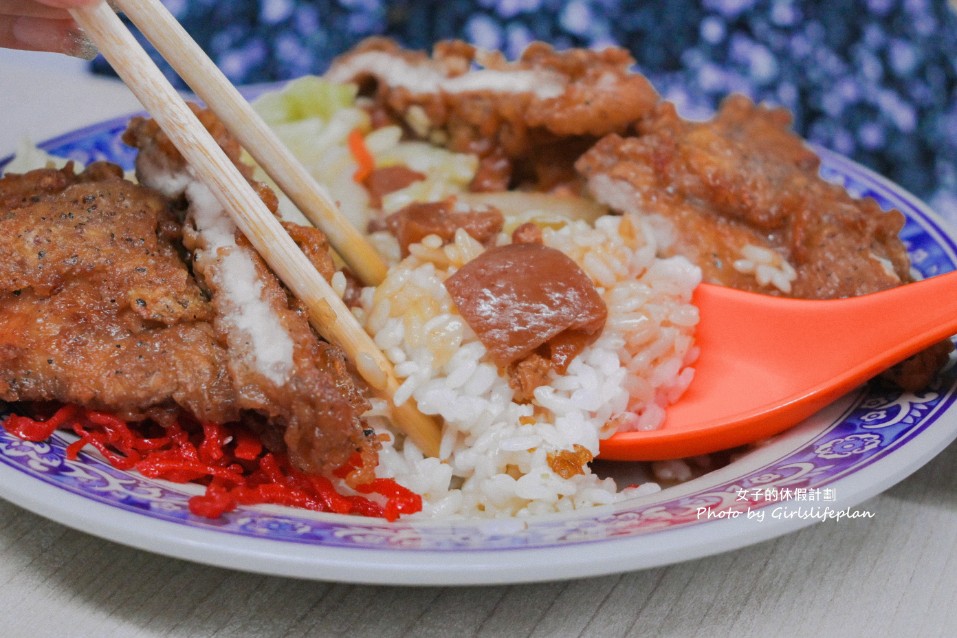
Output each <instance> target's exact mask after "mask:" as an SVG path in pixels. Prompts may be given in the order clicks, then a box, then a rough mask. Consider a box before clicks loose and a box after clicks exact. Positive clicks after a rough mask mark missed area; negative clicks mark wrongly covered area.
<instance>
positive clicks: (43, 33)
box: [0, 17, 96, 60]
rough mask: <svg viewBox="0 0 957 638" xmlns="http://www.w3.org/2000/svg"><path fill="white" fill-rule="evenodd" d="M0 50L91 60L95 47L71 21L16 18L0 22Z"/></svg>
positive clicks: (94, 53)
mask: <svg viewBox="0 0 957 638" xmlns="http://www.w3.org/2000/svg"><path fill="white" fill-rule="evenodd" d="M0 47H5V48H8V49H23V50H25V51H52V52H54V53H65V54H66V55H72V56H74V57H78V58H84V59H86V60H92V59H93V58H94V57H95V56H96V47H95V46H94V45H93V43H92V42H90V40H89V38H87V37H86V35H84V33H83V31H81V30H80V29H79V28H78V27H77V26H76V23H75V22H73V21H72V20H44V19H43V18H31V17H17V18H13V19H12V20H0Z"/></svg>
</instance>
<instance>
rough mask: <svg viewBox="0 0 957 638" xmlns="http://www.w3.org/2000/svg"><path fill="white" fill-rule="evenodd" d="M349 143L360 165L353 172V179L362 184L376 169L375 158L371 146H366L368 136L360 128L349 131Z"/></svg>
mask: <svg viewBox="0 0 957 638" xmlns="http://www.w3.org/2000/svg"><path fill="white" fill-rule="evenodd" d="M348 143H349V151H350V152H351V153H352V157H353V158H354V159H355V160H356V163H357V164H358V165H359V168H357V169H356V172H355V173H353V174H352V179H354V180H355V181H356V182H358V183H360V184H361V183H362V182H364V181H366V179H367V178H368V177H369V175H371V174H372V171H374V170H375V159H374V158H373V157H372V153H370V152H369V148H368V147H367V146H366V138H365V136H364V135H363V134H362V131H361V130H360V129H358V128H354V129H352V131H351V132H350V133H349V138H348Z"/></svg>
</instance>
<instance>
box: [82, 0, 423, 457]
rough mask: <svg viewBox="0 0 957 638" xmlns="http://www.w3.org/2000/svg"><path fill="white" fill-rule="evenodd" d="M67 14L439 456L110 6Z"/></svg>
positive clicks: (365, 345)
mask: <svg viewBox="0 0 957 638" xmlns="http://www.w3.org/2000/svg"><path fill="white" fill-rule="evenodd" d="M71 13H72V14H73V17H74V19H75V20H76V22H77V24H79V25H80V27H82V28H83V30H84V31H85V32H86V33H87V34H88V35H89V36H90V38H91V39H92V40H93V42H94V43H95V44H96V45H97V47H99V50H100V52H101V53H102V54H103V56H104V57H105V58H106V59H107V61H108V62H109V63H110V65H111V66H112V67H113V69H114V70H115V71H116V72H117V74H119V76H120V77H121V78H122V79H123V81H124V82H125V83H126V85H127V86H128V87H129V88H130V89H131V90H132V91H133V93H134V95H136V97H137V98H138V99H139V101H140V102H141V103H142V104H143V106H144V107H146V110H147V111H149V113H150V115H152V116H153V118H154V119H155V120H156V122H157V123H158V124H159V126H160V128H162V129H163V131H164V132H165V133H166V134H167V135H168V136H169V138H170V140H171V141H172V142H173V145H174V146H175V147H176V148H177V150H179V152H180V153H181V154H182V155H183V157H184V158H185V159H186V161H187V163H188V164H189V166H190V168H191V170H192V171H193V173H194V175H195V177H196V178H198V179H199V180H200V181H202V182H203V183H204V184H205V185H206V186H207V188H209V189H210V191H212V193H213V194H214V195H215V196H216V198H217V200H218V201H219V203H220V204H221V205H222V206H223V207H224V208H225V209H226V211H227V212H228V213H229V215H230V216H231V218H232V219H233V221H234V222H235V224H236V225H237V226H238V227H239V229H240V231H242V233H243V234H244V235H245V236H246V238H247V239H248V240H249V241H250V243H252V245H253V247H254V248H255V249H256V250H257V251H258V253H259V254H260V255H261V256H262V257H263V259H264V260H265V261H266V263H267V264H269V267H270V268H271V269H272V270H273V272H275V273H276V275H277V276H278V277H279V279H280V280H282V282H283V283H284V284H285V285H286V286H287V287H288V288H289V289H290V290H291V291H292V292H293V294H295V295H296V297H297V298H299V300H300V301H302V302H303V304H305V306H306V308H307V310H308V313H309V319H310V322H311V323H312V325H313V327H315V329H316V330H317V331H318V332H319V333H320V334H321V335H322V336H323V337H324V338H326V339H327V340H329V341H330V342H332V343H335V344H337V345H339V346H340V347H342V348H343V350H345V352H346V355H347V356H348V357H349V358H350V359H351V360H352V362H353V364H354V365H355V367H356V369H357V371H358V372H359V374H360V375H361V376H362V377H363V379H365V381H366V382H368V383H369V385H370V386H372V387H373V388H375V389H376V390H378V391H379V392H381V393H382V394H384V395H385V396H386V397H387V398H388V399H389V402H390V405H392V418H393V421H394V423H395V425H396V427H398V428H399V429H400V430H401V431H403V432H404V433H405V434H406V435H407V436H408V437H409V438H410V439H411V440H412V441H413V442H415V444H416V445H417V446H418V447H419V449H420V450H422V451H423V453H425V454H427V455H429V456H438V449H439V439H440V436H441V434H440V431H439V427H438V424H437V423H436V422H435V421H434V420H432V419H431V418H429V417H427V416H425V415H423V414H422V413H421V412H419V411H418V408H417V407H416V406H415V403H414V401H413V400H411V399H410V400H408V401H406V402H404V403H403V404H402V405H398V406H396V405H394V401H392V397H393V396H394V395H395V392H396V390H397V389H398V387H399V383H398V380H397V379H396V377H395V372H394V370H393V368H392V363H391V362H390V361H389V360H388V359H387V358H386V357H385V355H384V354H382V352H381V351H380V350H379V348H378V347H377V346H376V345H375V343H374V342H373V340H372V338H371V337H370V336H369V335H368V334H367V333H366V332H365V330H363V328H362V326H361V325H359V322H358V321H357V320H356V319H355V317H354V316H353V314H352V313H351V312H350V311H349V309H348V308H347V307H346V305H345V304H344V303H343V301H342V299H340V298H339V296H338V295H336V293H335V292H334V291H333V290H332V287H331V286H330V285H329V284H328V283H327V282H326V280H325V279H323V277H322V275H320V274H319V272H318V271H317V270H316V269H315V268H314V267H313V265H312V263H311V262H310V261H309V259H308V258H307V257H306V256H305V255H304V254H303V252H302V251H301V250H300V249H299V247H298V246H297V245H296V243H295V242H294V241H293V240H292V238H290V237H289V235H288V234H287V233H286V231H285V230H284V229H283V227H282V225H281V224H280V223H279V221H278V220H277V219H276V217H275V216H274V215H273V214H272V213H270V212H269V210H268V209H267V208H266V206H265V204H263V202H262V200H261V199H260V198H259V196H258V195H256V192H255V191H254V190H253V188H252V187H251V186H250V185H249V183H248V182H247V181H246V179H245V178H244V177H243V176H242V175H241V174H240V172H239V170H238V169H237V168H236V167H235V166H234V165H233V163H232V162H231V161H230V160H229V158H228V157H226V154H225V153H224V152H223V150H222V149H221V148H220V147H219V145H218V144H217V143H216V141H215V140H213V138H212V136H211V135H210V134H209V133H208V132H207V131H206V129H205V128H204V127H203V125H202V124H201V123H200V122H199V120H198V119H197V118H196V116H195V115H194V114H193V112H192V111H191V110H190V109H189V107H188V106H187V105H186V103H185V102H184V101H183V99H182V97H181V96H180V95H179V93H177V92H176V89H174V88H173V86H172V85H171V84H170V83H169V82H168V81H167V80H166V78H165V77H164V76H163V74H162V72H161V71H160V70H159V69H158V68H157V67H156V66H155V65H154V64H153V62H152V60H150V58H149V56H148V55H147V54H146V51H144V50H143V48H142V47H141V46H140V45H139V43H138V42H137V41H136V40H135V39H134V38H133V36H132V34H131V33H130V32H129V31H128V30H127V29H126V27H124V26H123V23H122V22H121V21H120V19H119V18H118V17H117V15H116V14H115V13H113V10H112V9H111V8H110V7H109V6H108V5H107V4H106V3H105V2H100V3H98V4H96V5H94V6H92V7H85V8H80V9H72V10H71Z"/></svg>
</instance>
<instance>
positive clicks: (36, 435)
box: [3, 406, 422, 521]
mask: <svg viewBox="0 0 957 638" xmlns="http://www.w3.org/2000/svg"><path fill="white" fill-rule="evenodd" d="M3 427H4V428H5V429H6V430H7V431H8V432H10V433H11V434H13V435H14V436H17V437H20V438H23V439H27V440H30V441H42V440H45V439H47V438H49V437H50V436H51V435H52V434H53V432H54V431H55V430H57V429H70V430H72V431H73V432H74V433H75V434H76V435H77V437H79V438H78V439H77V440H76V441H75V442H73V443H71V444H70V445H69V446H67V449H66V452H65V454H66V457H67V458H68V459H70V460H75V459H76V458H77V456H78V455H79V453H80V451H81V450H82V449H83V448H84V447H86V446H88V445H89V446H91V447H93V448H95V449H96V450H97V451H98V452H99V453H100V454H101V455H102V456H103V457H104V458H105V459H106V460H107V461H109V463H110V464H111V465H113V466H114V467H116V468H118V469H123V470H130V469H135V470H136V471H138V472H139V473H140V474H142V475H143V476H146V477H150V478H160V479H165V480H168V481H172V482H176V483H199V484H202V485H204V486H205V487H206V491H205V493H204V494H202V495H199V496H193V497H191V498H190V499H189V509H190V511H191V512H192V513H193V514H195V515H197V516H204V517H207V518H218V517H220V516H222V515H224V514H226V513H228V512H231V511H233V510H234V509H236V507H237V506H239V505H253V504H257V503H273V504H277V505H287V506H291V507H299V508H303V509H309V510H315V511H320V512H334V513H338V514H356V515H360V516H373V517H382V518H386V519H387V520H390V521H394V520H396V519H397V518H399V516H401V515H403V514H411V513H414V512H418V511H421V510H422V497H421V496H419V495H418V494H416V493H414V492H412V491H410V490H408V489H406V488H405V487H402V486H401V485H399V484H398V483H396V482H395V481H393V480H392V479H373V480H372V481H371V482H369V483H366V484H363V485H357V486H355V492H357V493H356V494H343V493H341V492H340V491H339V490H338V489H337V488H336V486H335V485H334V484H333V482H332V481H331V480H329V479H328V478H326V477H324V476H318V475H313V474H306V473H305V472H302V471H300V470H297V469H296V468H295V467H293V466H292V464H291V463H290V462H289V459H288V458H287V457H286V456H285V455H284V454H277V453H275V452H268V451H266V450H265V449H264V448H263V445H262V443H261V442H260V440H259V438H258V437H257V436H256V434H255V433H254V432H252V431H250V430H249V429H248V428H246V427H244V426H242V425H240V424H228V425H221V424H216V423H197V422H195V421H193V420H192V419H188V418H183V419H181V420H179V421H176V422H174V423H172V424H171V425H169V426H166V427H163V428H160V427H159V426H156V425H155V424H150V423H142V424H129V423H126V422H125V421H123V420H122V419H120V418H118V417H116V416H115V415H112V414H108V413H105V412H98V411H94V410H87V409H83V408H79V407H77V406H63V407H62V408H60V409H59V410H57V411H56V412H55V413H54V414H53V415H52V416H51V417H49V418H48V419H46V420H39V419H32V418H30V417H27V416H20V415H14V414H11V415H10V416H8V417H7V418H6V419H5V420H4V422H3ZM151 434H153V435H154V436H150V435H151ZM361 463H362V458H361V456H360V455H359V454H355V455H353V457H352V458H350V459H349V461H348V462H347V463H345V464H343V465H342V467H340V468H338V469H337V470H336V471H335V472H334V473H333V474H334V476H335V477H336V478H338V479H343V478H345V477H346V476H348V475H349V474H350V472H352V471H353V470H355V469H356V468H357V467H358V466H359V465H361ZM365 495H377V498H376V500H372V499H370V498H367V497H366V496H365Z"/></svg>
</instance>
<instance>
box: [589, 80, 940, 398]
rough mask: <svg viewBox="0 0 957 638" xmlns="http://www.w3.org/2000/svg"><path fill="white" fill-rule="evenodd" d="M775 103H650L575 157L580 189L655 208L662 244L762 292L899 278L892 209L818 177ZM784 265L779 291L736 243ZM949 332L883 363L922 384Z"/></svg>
mask: <svg viewBox="0 0 957 638" xmlns="http://www.w3.org/2000/svg"><path fill="white" fill-rule="evenodd" d="M789 126H790V116H789V115H788V114H787V113H786V112H785V111H783V110H781V109H770V108H766V107H763V106H757V105H755V104H753V103H752V102H751V101H750V100H748V99H747V98H745V97H743V96H732V97H730V98H728V99H727V100H726V101H725V102H724V103H723V104H722V106H721V109H720V110H719V112H718V113H717V115H716V116H715V117H714V119H712V120H711V121H708V122H703V123H697V122H689V121H686V120H683V119H681V118H680V117H679V116H678V115H677V113H676V112H675V109H674V107H673V106H672V105H669V104H664V103H662V104H661V105H660V106H659V107H658V108H657V109H656V113H655V115H654V116H653V117H649V118H645V119H644V120H642V121H641V122H640V123H639V125H638V127H637V128H638V135H636V136H630V137H623V136H619V135H609V136H606V137H605V138H603V139H602V140H601V141H599V142H598V144H596V145H595V147H594V148H592V149H591V150H590V151H589V152H588V153H586V154H585V155H584V156H582V158H581V159H580V160H579V161H578V162H577V165H576V166H577V168H578V169H579V170H580V171H581V172H582V173H583V174H584V175H585V176H586V177H587V178H588V184H589V187H590V189H591V191H592V193H593V194H594V195H595V196H596V197H598V198H599V199H600V200H602V201H603V202H604V203H606V204H608V205H609V206H611V207H613V208H615V209H617V210H624V211H640V212H644V213H651V214H655V215H659V216H661V217H663V218H665V219H666V220H668V224H669V226H670V229H671V231H672V233H673V243H672V244H671V245H670V247H669V248H668V250H670V251H671V252H672V253H674V254H682V255H685V256H686V257H688V258H689V259H691V260H692V261H693V262H695V263H697V264H698V265H699V266H701V268H702V271H703V275H704V278H705V281H710V282H713V283H719V284H723V285H727V286H732V287H735V288H741V289H744V290H752V291H754V292H762V293H765V294H788V295H789V296H793V297H801V298H812V299H830V298H838V297H848V296H856V295H863V294H867V293H871V292H876V291H879V290H883V289H886V288H890V287H893V286H898V285H901V284H902V283H907V282H909V281H911V276H910V272H909V259H908V256H907V251H906V247H905V246H904V244H903V242H902V241H901V240H900V238H899V233H900V230H901V227H902V226H903V223H904V217H903V215H901V213H900V212H898V211H896V210H891V211H886V212H885V211H883V210H881V209H880V207H879V206H878V204H877V203H876V202H875V201H874V200H873V199H870V198H864V199H856V198H853V197H851V195H849V194H848V192H847V191H846V190H845V189H844V188H843V187H842V186H840V185H836V184H831V183H829V182H826V181H824V180H823V179H822V178H821V177H820V176H819V173H818V170H819V167H820V161H819V158H818V157H817V155H816V154H815V153H814V152H813V151H812V150H811V149H809V148H808V147H807V146H806V145H805V144H804V142H803V141H802V140H801V139H800V138H799V137H798V136H797V135H795V134H794V133H793V132H791V130H790V128H789ZM748 245H750V246H756V247H760V248H763V249H767V250H769V251H771V252H770V253H769V254H773V255H776V256H777V258H778V259H780V260H781V261H782V262H787V263H788V264H790V265H791V266H793V268H794V270H795V273H794V279H793V281H790V282H789V285H790V290H782V289H778V288H775V287H774V286H772V285H768V284H766V283H763V282H762V281H761V280H760V279H758V278H756V277H755V276H754V274H753V272H749V271H748V270H747V269H742V268H740V267H739V265H738V264H739V263H740V262H739V261H738V260H741V259H742V258H743V257H744V255H743V253H742V250H743V249H744V247H745V246H748ZM950 349H951V348H950V344H949V342H943V343H941V344H939V345H938V346H935V347H934V348H932V349H930V350H928V351H927V352H925V353H922V354H921V355H919V356H918V357H917V358H915V359H912V360H910V361H909V362H908V363H907V364H906V365H902V366H901V367H899V368H898V369H897V371H896V372H895V380H896V381H897V382H898V383H899V384H901V385H902V386H904V387H905V388H916V387H921V386H923V385H926V384H927V382H928V381H929V380H930V379H931V378H932V377H933V375H934V374H935V373H936V371H937V370H938V369H939V368H940V364H941V362H942V361H946V355H947V353H948V352H949V351H950Z"/></svg>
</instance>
